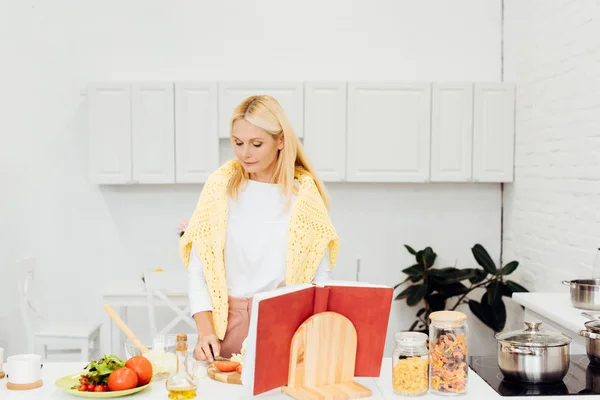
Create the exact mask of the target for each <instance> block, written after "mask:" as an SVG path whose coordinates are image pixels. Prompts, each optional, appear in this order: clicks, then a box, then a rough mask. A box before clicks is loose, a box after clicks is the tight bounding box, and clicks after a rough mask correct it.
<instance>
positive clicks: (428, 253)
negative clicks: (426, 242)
mask: <svg viewBox="0 0 600 400" xmlns="http://www.w3.org/2000/svg"><path fill="white" fill-rule="evenodd" d="M422 257H423V259H424V264H425V267H426V268H431V267H432V266H433V264H435V259H436V258H437V254H435V252H434V251H433V249H432V248H431V247H426V248H425V250H423V256H422Z"/></svg>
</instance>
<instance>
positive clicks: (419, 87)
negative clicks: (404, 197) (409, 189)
mask: <svg viewBox="0 0 600 400" xmlns="http://www.w3.org/2000/svg"><path fill="white" fill-rule="evenodd" d="M430 121H431V86H430V84H428V83H349V85H348V141H347V152H348V153H347V180H348V181H355V182H426V181H428V180H429V143H430V125H431V123H430Z"/></svg>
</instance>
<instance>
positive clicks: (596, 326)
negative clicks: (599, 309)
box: [585, 320, 600, 333]
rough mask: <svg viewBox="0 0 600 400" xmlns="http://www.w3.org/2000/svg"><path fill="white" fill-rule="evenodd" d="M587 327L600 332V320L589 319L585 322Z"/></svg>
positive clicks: (589, 329) (591, 330) (594, 331)
mask: <svg viewBox="0 0 600 400" xmlns="http://www.w3.org/2000/svg"><path fill="white" fill-rule="evenodd" d="M585 327H586V329H587V330H588V331H590V332H593V333H600V320H593V321H588V322H586V323H585Z"/></svg>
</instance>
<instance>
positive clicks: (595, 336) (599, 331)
mask: <svg viewBox="0 0 600 400" xmlns="http://www.w3.org/2000/svg"><path fill="white" fill-rule="evenodd" d="M579 335H581V336H583V337H584V338H585V352H586V354H587V356H588V358H589V359H590V363H591V364H593V365H596V366H598V365H600V321H598V320H593V321H588V322H586V323H585V329H583V330H582V331H581V332H579Z"/></svg>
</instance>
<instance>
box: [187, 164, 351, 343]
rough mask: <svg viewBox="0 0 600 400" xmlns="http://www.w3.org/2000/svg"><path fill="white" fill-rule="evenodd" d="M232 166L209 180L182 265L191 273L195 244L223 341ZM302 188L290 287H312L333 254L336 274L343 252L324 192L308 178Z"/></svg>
mask: <svg viewBox="0 0 600 400" xmlns="http://www.w3.org/2000/svg"><path fill="white" fill-rule="evenodd" d="M236 162H238V161H237V160H231V161H228V162H226V163H225V164H223V165H222V166H221V167H220V168H219V169H217V170H216V171H215V172H214V173H212V174H211V176H209V178H208V180H207V181H206V183H205V184H204V188H203V189H202V193H201V194H200V198H199V200H198V204H197V205H196V209H195V210H194V213H193V214H192V218H191V219H190V222H189V224H188V227H187V228H186V230H185V233H184V235H183V236H182V237H181V239H180V242H179V252H180V257H181V260H182V261H183V264H184V266H185V268H186V269H187V267H188V264H189V260H190V253H191V248H192V244H193V245H194V246H195V248H196V252H197V253H198V255H199V257H200V259H201V260H202V264H203V270H204V277H205V279H206V284H207V286H208V290H209V295H210V298H211V301H212V308H213V325H214V329H215V334H216V335H217V337H218V338H219V339H221V340H222V339H223V338H224V336H225V332H226V330H227V317H228V314H229V303H228V294H227V281H226V277H225V262H224V249H225V238H226V230H227V211H228V210H227V187H228V184H229V180H230V179H231V177H232V176H233V174H234V173H235V168H234V165H235V164H234V163H236ZM296 179H297V180H298V182H299V183H300V187H299V189H298V193H297V195H296V200H295V202H294V203H293V205H292V210H291V214H290V221H289V224H288V248H287V252H286V284H287V285H292V284H299V283H310V282H311V281H312V279H313V278H314V275H315V272H316V270H317V267H318V265H319V263H320V261H321V259H322V258H323V256H324V255H325V250H326V249H327V248H328V249H329V263H330V267H331V268H332V269H333V267H334V266H335V263H336V261H337V257H338V252H339V237H338V235H337V233H336V231H335V228H334V227H333V224H332V223H331V220H330V218H329V215H328V212H327V208H326V207H325V204H324V202H323V199H322V198H321V195H320V194H319V190H318V188H317V186H316V184H315V182H314V180H313V178H312V176H310V175H308V174H297V175H296Z"/></svg>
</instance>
